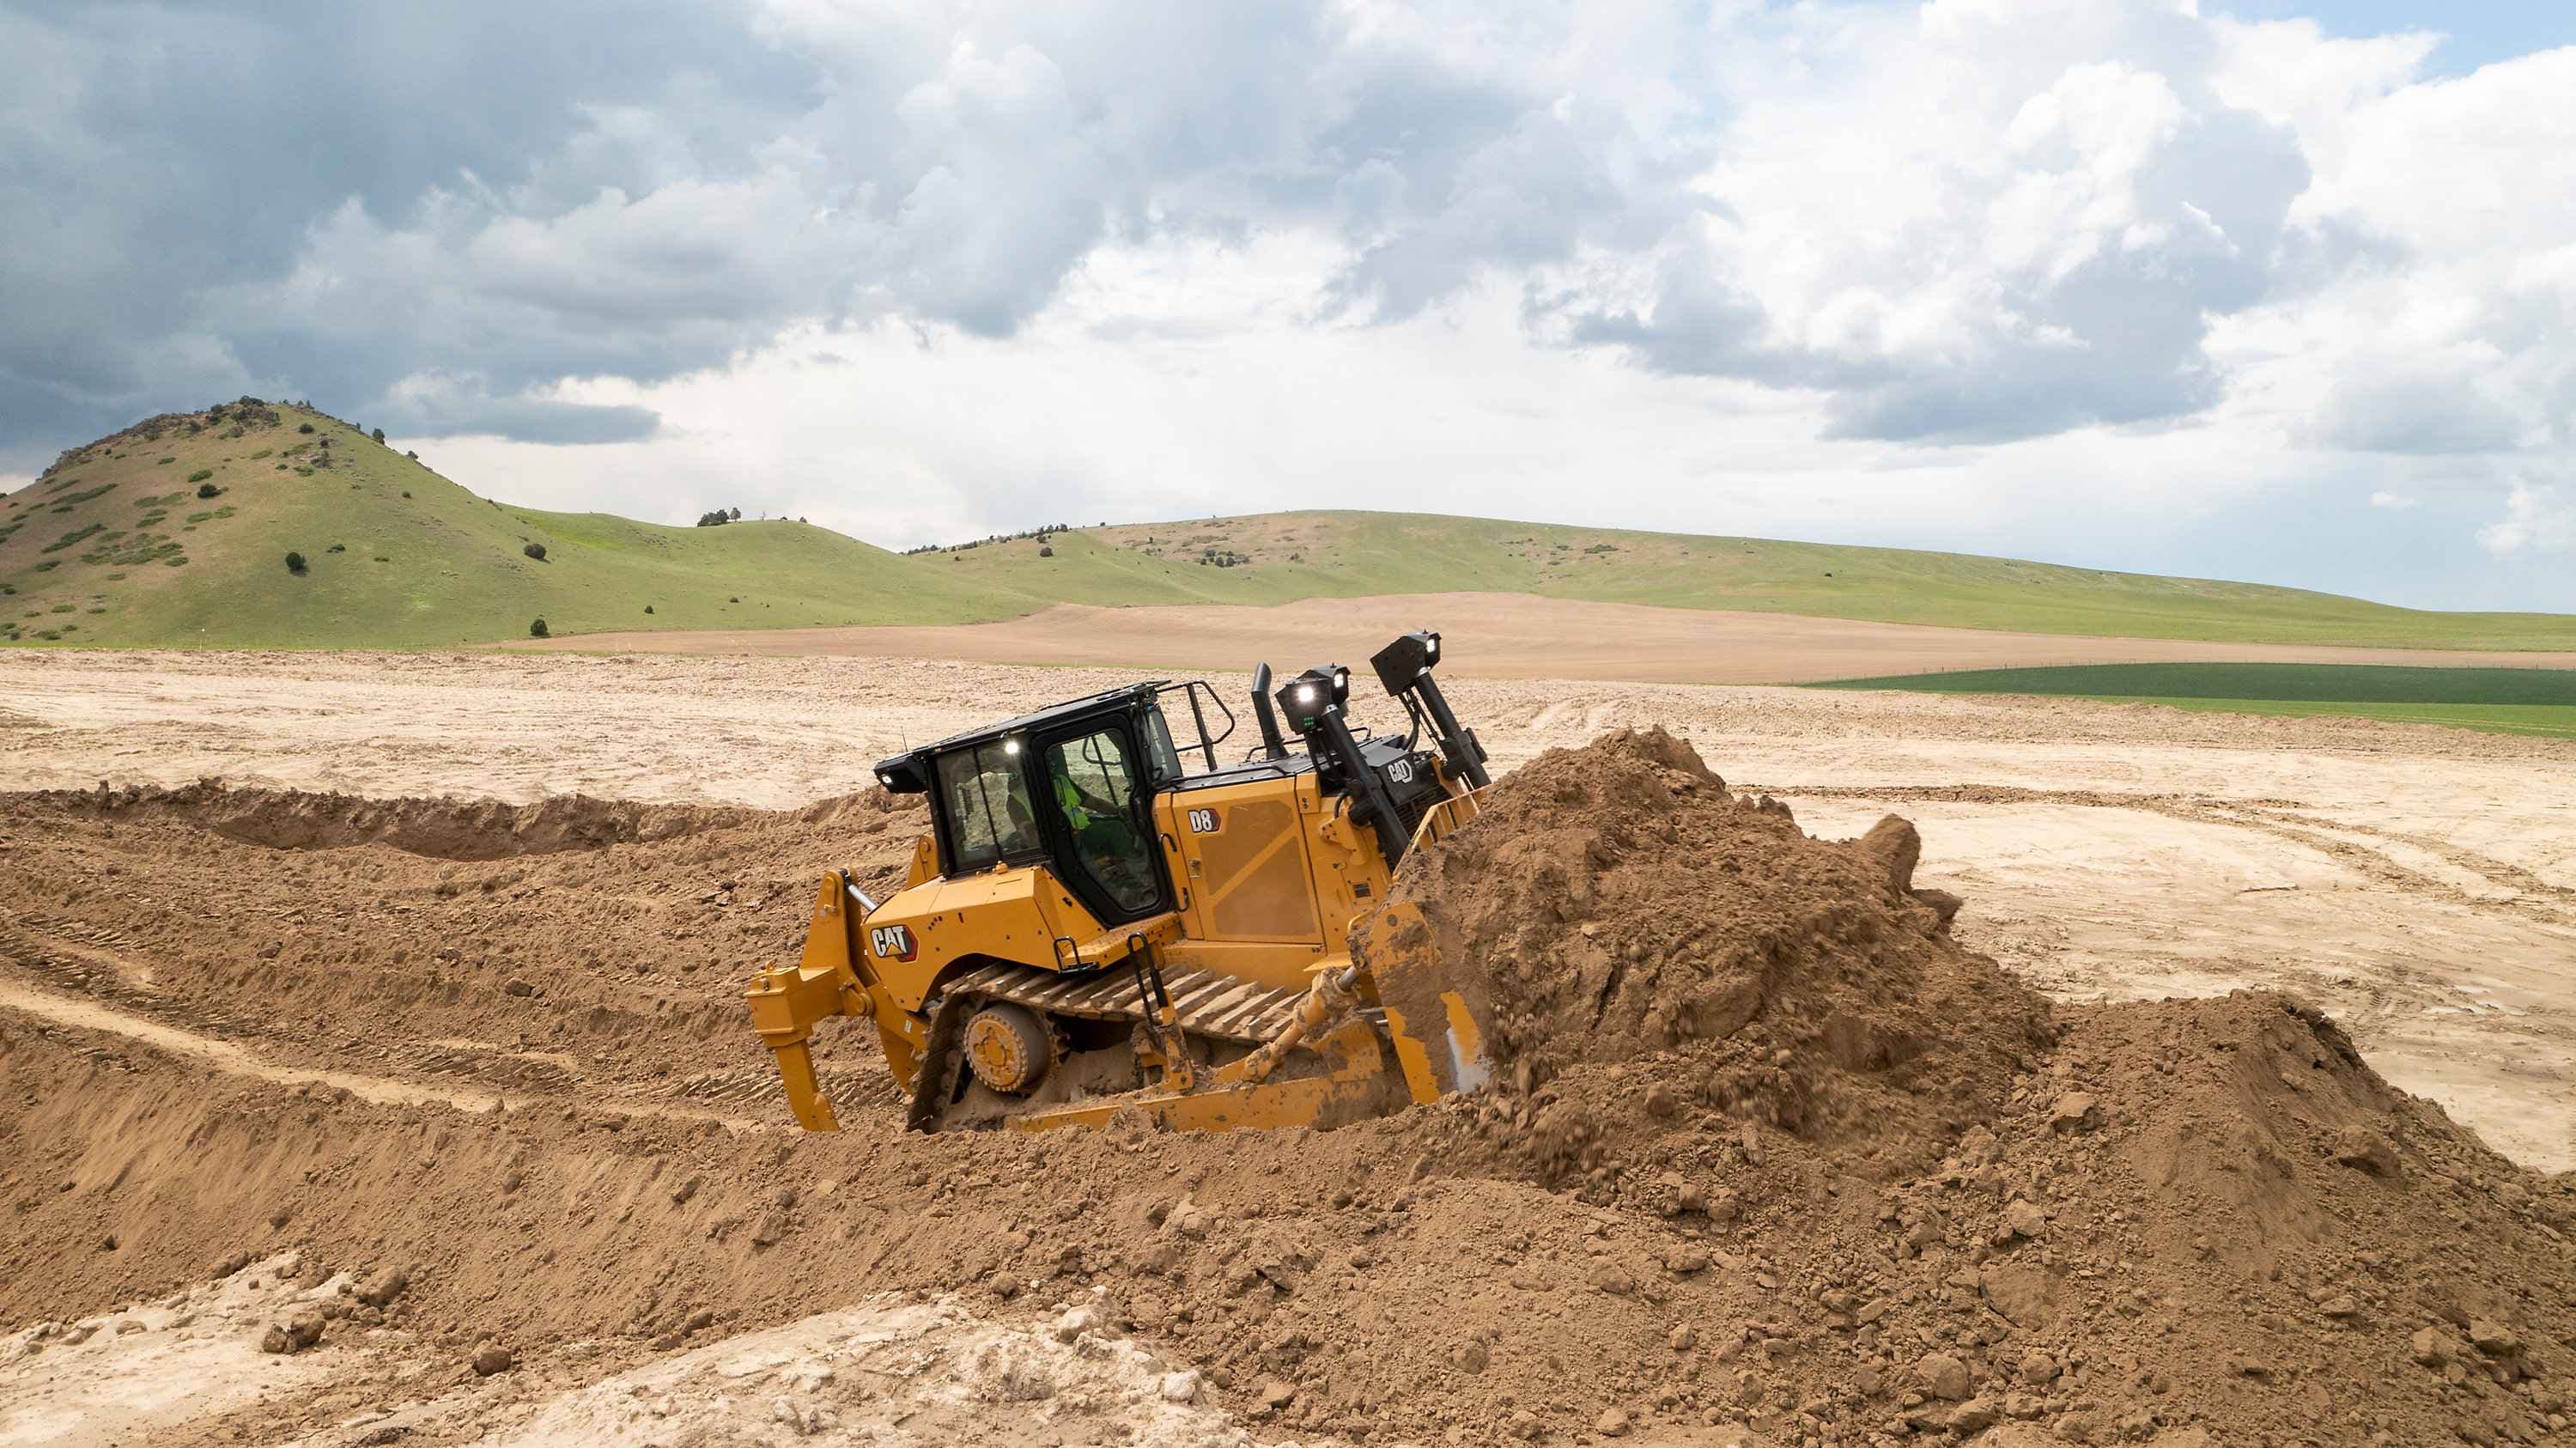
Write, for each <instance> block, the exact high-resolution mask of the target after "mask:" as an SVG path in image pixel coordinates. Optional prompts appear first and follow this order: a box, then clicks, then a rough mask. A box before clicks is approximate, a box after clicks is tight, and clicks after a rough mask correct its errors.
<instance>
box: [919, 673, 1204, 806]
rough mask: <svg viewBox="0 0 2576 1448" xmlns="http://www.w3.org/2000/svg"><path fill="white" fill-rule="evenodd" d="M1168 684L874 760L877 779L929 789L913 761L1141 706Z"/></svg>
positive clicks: (1150, 682) (1152, 683) (1132, 687)
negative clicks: (917, 780) (914, 781)
mask: <svg viewBox="0 0 2576 1448" xmlns="http://www.w3.org/2000/svg"><path fill="white" fill-rule="evenodd" d="M1171 682H1172V681H1171V680H1169V679H1143V680H1139V681H1138V682H1136V683H1133V684H1121V685H1119V686H1118V687H1117V688H1115V689H1103V690H1101V691H1100V692H1099V693H1097V694H1085V695H1083V696H1082V697H1081V698H1079V699H1067V700H1065V701H1064V702H1063V703H1061V704H1049V705H1048V706H1046V707H1045V708H1043V709H1040V710H1037V711H1036V712H1034V713H1029V714H1022V715H1020V716H1019V717H1017V718H1015V719H1005V720H1002V721H1001V722H1000V723H998V724H983V725H978V726H977V727H975V728H973V729H969V730H966V731H965V732H963V733H960V734H951V735H949V736H948V737H947V738H945V739H941V740H937V741H935V742H932V743H929V744H923V745H918V746H916V747H914V748H911V749H907V750H905V751H904V752H903V753H901V754H896V755H892V756H889V757H887V758H885V759H881V760H879V761H877V779H878V781H879V782H880V783H883V784H885V785H886V787H888V788H889V789H895V790H897V791H898V792H903V793H919V792H920V791H921V790H923V789H926V788H928V787H929V786H928V784H927V782H926V776H920V775H919V771H917V770H914V769H911V768H908V767H907V766H909V765H911V764H912V763H913V762H914V761H917V760H921V759H924V758H926V757H927V756H929V755H933V754H942V753H945V752H947V751H948V750H951V749H957V748H961V747H963V746H965V745H969V744H982V743H985V742H986V741H988V740H994V739H1000V738H1002V737H1004V736H1006V735H1011V734H1022V733H1027V732H1030V731H1032V730H1036V729H1041V728H1044V727H1045V726H1047V725H1050V724H1056V723H1060V722H1062V721H1064V720H1067V719H1075V718H1080V717H1081V716H1083V715H1085V714H1093V713H1098V712H1099V711H1101V710H1103V709H1106V708H1111V707H1114V706H1116V705H1119V704H1122V703H1125V704H1133V703H1141V702H1143V701H1145V700H1148V699H1151V698H1153V697H1154V696H1155V695H1157V694H1159V693H1161V692H1162V691H1163V690H1164V689H1166V688H1168V687H1170V685H1171ZM907 775H913V776H918V777H921V778H923V780H924V782H923V783H921V784H918V785H915V786H914V787H913V788H912V789H910V790H908V791H907V790H904V789H903V787H902V785H901V784H900V783H899V782H898V781H902V780H904V779H905V777H906V776H907Z"/></svg>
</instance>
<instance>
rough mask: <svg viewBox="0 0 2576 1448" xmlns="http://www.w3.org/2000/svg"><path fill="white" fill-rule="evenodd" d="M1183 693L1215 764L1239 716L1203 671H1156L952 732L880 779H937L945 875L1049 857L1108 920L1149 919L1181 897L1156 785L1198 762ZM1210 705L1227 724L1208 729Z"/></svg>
mask: <svg viewBox="0 0 2576 1448" xmlns="http://www.w3.org/2000/svg"><path fill="white" fill-rule="evenodd" d="M1173 694H1179V695H1182V696H1183V697H1185V698H1186V699H1187V700H1188V702H1189V704H1190V706H1191V713H1190V724H1191V726H1192V729H1193V733H1194V735H1195V742H1194V746H1193V752H1194V753H1200V754H1202V755H1203V756H1204V757H1205V758H1206V759H1207V760H1208V761H1209V763H1210V764H1211V765H1212V764H1213V763H1214V760H1215V756H1216V747H1217V746H1218V745H1219V744H1222V743H1223V742H1224V741H1225V739H1226V738H1227V736H1228V735H1230V734H1231V733H1232V732H1233V727H1232V726H1233V722H1234V721H1233V717H1232V715H1231V714H1230V713H1228V712H1226V711H1225V708H1224V705H1223V703H1222V702H1221V701H1218V700H1217V699H1216V697H1215V694H1214V692H1213V691H1212V690H1209V689H1208V686H1207V685H1206V684H1205V683H1203V682H1198V681H1192V682H1190V683H1187V684H1174V683H1172V682H1170V681H1169V680H1153V681H1150V682H1147V683H1141V684H1134V685H1130V686H1128V687H1126V688H1121V689H1113V690H1110V691H1107V692H1105V693H1101V694H1095V695H1091V696H1088V697H1086V698H1081V699H1075V700H1071V701H1068V702H1066V703H1063V704H1058V705H1056V706H1054V707H1053V708H1050V709H1045V710H1041V711H1040V712H1038V713H1035V714H1030V715H1025V716H1022V717H1020V718H1017V719H1010V720H1005V721H1003V722H1002V723H999V724H995V725H990V726H987V727H985V728H982V729H977V730H974V731H971V732H969V733H966V734H961V735H957V736H954V737H952V738H949V739H944V740H941V741H939V742H938V743H936V744H933V745H930V746H929V747H928V748H926V749H924V750H921V751H919V752H917V753H915V754H913V755H910V756H906V757H904V758H903V759H899V760H890V761H887V763H886V764H884V765H880V766H879V777H880V782H881V783H883V784H885V785H886V787H887V788H889V789H896V790H905V789H907V788H908V787H919V786H922V785H927V786H928V788H926V789H924V790H923V792H924V793H926V794H927V795H928V796H929V798H930V807H931V820H932V826H933V832H934V839H935V841H936V848H937V852H938V858H939V870H940V874H941V875H942V876H943V877H945V878H948V879H958V878H961V877H965V876H970V875H976V874H981V873H985V872H988V871H991V870H994V869H997V868H1007V867H1009V866H1014V865H1041V864H1042V865H1047V866H1050V867H1052V869H1053V871H1054V874H1055V877H1056V878H1057V879H1058V880H1060V881H1062V882H1063V883H1064V884H1065V885H1066V886H1067V887H1068V888H1070V889H1072V890H1073V892H1074V893H1075V894H1076V895H1078V896H1079V897H1080V898H1081V901H1082V904H1083V906H1084V908H1086V909H1088V910H1089V911H1090V912H1091V913H1092V915H1093V917H1094V918H1096V919H1097V920H1099V921H1100V922H1101V923H1102V924H1103V925H1121V924H1125V923H1127V922H1130V921H1135V920H1142V919H1145V918H1146V917H1148V916H1152V915H1156V914H1160V913H1162V912H1164V911H1167V910H1169V909H1171V908H1172V905H1173V903H1174V890H1173V884H1172V881H1171V878H1170V874H1169V871H1168V870H1167V868H1166V866H1165V861H1164V854H1163V852H1162V851H1161V850H1160V849H1158V848H1156V841H1157V838H1158V836H1157V831H1156V829H1155V826H1154V822H1153V816H1152V801H1153V798H1154V796H1155V794H1156V793H1157V792H1158V791H1159V790H1161V789H1164V788H1166V787H1168V786H1170V785H1172V784H1174V783H1176V782H1178V781H1179V780H1180V779H1181V778H1183V776H1184V775H1185V774H1186V773H1187V770H1186V768H1185V766H1184V765H1183V763H1182V757H1181V751H1180V748H1179V746H1178V745H1177V744H1176V742H1175V741H1174V738H1173V733H1172V727H1171V721H1170V719H1169V717H1168V716H1167V715H1166V714H1165V713H1164V709H1163V700H1164V698H1165V697H1166V696H1168V695H1173ZM1210 706H1213V707H1214V708H1215V709H1216V710H1217V711H1218V713H1219V715H1220V716H1221V717H1222V718H1223V719H1224V721H1225V725H1226V728H1225V729H1224V730H1223V731H1222V732H1218V733H1215V734H1211V733H1210V732H1209V730H1208V723H1207V719H1208V710H1209V707H1210ZM912 771H919V772H920V774H921V775H924V776H926V777H916V778H912V779H907V778H905V777H904V776H905V775H906V774H907V773H910V772H912Z"/></svg>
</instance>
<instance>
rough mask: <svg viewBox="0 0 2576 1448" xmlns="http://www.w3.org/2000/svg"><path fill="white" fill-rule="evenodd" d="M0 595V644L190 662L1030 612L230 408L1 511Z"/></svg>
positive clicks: (354, 433) (59, 474)
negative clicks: (578, 509) (460, 474)
mask: <svg viewBox="0 0 2576 1448" xmlns="http://www.w3.org/2000/svg"><path fill="white" fill-rule="evenodd" d="M271 415H273V416H274V418H275V419H276V420H275V421H273V422H272V421H268V420H267V417H268V416H271ZM192 424H193V425H194V430H193V431H192V430H191V425H192ZM307 428H310V429H311V431H309V432H308V431H305V430H304V429H307ZM155 434H157V436H156V435H155ZM326 443H327V446H325V444H326ZM200 474H202V475H203V477H202V478H201V477H200V476H199V475H200ZM200 488H213V489H216V490H218V492H217V495H216V496H214V497H211V498H200V497H199V496H197V494H198V491H199V489H200ZM531 544H534V545H537V546H538V547H541V548H543V549H544V550H545V556H544V557H543V558H542V559H539V558H535V557H531V556H529V554H528V551H527V550H528V547H529V545H531ZM289 552H294V553H297V554H300V555H301V556H302V558H303V560H304V570H303V572H301V573H296V572H291V571H289V569H288V567H287V565H286V555H287V554H288V553H289ZM0 589H5V590H9V592H8V593H7V594H6V595H5V596H0V638H15V639H17V640H19V641H22V642H61V643H88V644H151V645H180V646H207V647H213V646H260V647H266V646H285V647H307V646H312V647H319V646H366V647H414V646H423V645H437V644H457V643H484V642H489V641H491V640H494V639H506V638H518V637H525V636H526V635H527V633H528V629H529V624H530V622H531V621H532V620H534V619H537V618H540V617H542V618H544V619H545V620H546V621H547V625H548V627H549V629H550V630H551V631H552V632H554V633H557V634H562V633H575V632H592V631H598V630H604V629H614V628H655V627H665V628H720V627H788V626H796V625H807V624H818V623H833V624H846V623H930V622H942V623H944V622H951V621H955V620H959V619H981V618H1003V617H1008V616H1010V615H1013V614H1017V613H1023V612H1026V611H1027V610H1028V609H1029V608H1030V607H1032V606H1033V604H1032V603H1031V601H1030V600H1028V599H1025V598H1021V597H1018V596H1016V595H1012V596H996V595H995V594H994V593H993V591H992V590H991V589H990V588H989V586H988V585H984V584H981V583H978V582H976V581H973V580H970V579H968V578H966V577H964V576H963V575H962V574H953V573H945V574H944V573H939V572H936V571H934V570H932V569H930V568H928V567H925V566H923V565H922V564H921V563H920V562H918V561H916V560H908V559H904V558H900V557H897V556H896V555H894V554H892V553H889V552H887V551H885V550H884V549H881V548H876V547H872V546H870V545H868V544H865V543H861V542H858V541H857V540H855V539H851V538H845V537H843V536H841V535H840V534H838V533H835V532H832V531H831V530H829V529H826V528H816V527H811V526H809V525H806V524H803V523H790V522H783V521H781V522H756V523H754V522H744V523H733V524H728V525H726V526H724V527H721V528H671V527H663V526H659V525H656V524H651V523H638V522H634V521H631V520H629V519H625V518H619V517H614V516H611V515H608V514H604V513H546V512H539V511H537V510H535V509H530V508H514V507H509V506H507V505H504V504H500V503H496V502H494V501H492V500H490V499H487V498H481V497H477V496H476V495H475V494H473V493H472V492H470V491H468V490H467V489H465V488H463V487H461V486H459V485H457V484H456V483H453V482H450V481H448V480H447V479H445V478H443V477H440V476H439V475H438V474H436V473H434V472H432V471H430V470H429V469H428V468H426V467H424V466H422V465H421V464H420V463H418V462H415V461H413V460H412V459H410V458H409V457H406V456H405V455H404V454H402V453H400V452H397V451H394V450H393V449H391V448H388V447H385V446H383V445H382V444H379V443H376V442H373V441H371V440H370V439H369V438H368V437H367V435H366V434H364V433H361V432H359V431H358V430H357V429H356V428H354V427H351V426H350V425H348V424H347V423H344V422H340V421H338V420H336V419H333V418H329V417H325V416H322V415H321V414H318V413H313V412H307V411H304V410H302V409H299V408H294V407H286V406H278V407H274V408H266V409H261V408H241V407H239V406H238V405H237V406H236V407H234V408H227V409H224V410H223V411H222V414H221V415H220V416H217V417H214V418H211V419H210V418H209V416H208V415H207V414H204V413H198V414H180V415H177V416H174V417H165V418H160V419H155V420H154V421H153V422H152V423H146V424H140V425H138V426H137V427H136V428H134V429H129V430H128V431H127V432H125V433H121V434H118V435H117V436H116V437H113V438H108V439H105V440H103V441H101V442H99V443H96V444H93V445H91V446H90V447H88V448H84V449H80V450H78V451H77V452H75V453H73V454H70V455H67V456H66V458H65V460H64V461H63V462H61V463H59V464H57V465H56V467H55V468H54V469H52V470H51V471H49V472H48V474H47V475H46V476H45V477H43V478H41V479H39V480H38V481H37V482H36V483H35V484H34V485H33V486H31V487H27V488H22V489H20V490H19V491H18V492H17V493H14V494H12V495H10V496H9V497H8V498H6V499H0ZM648 607H649V608H650V609H651V610H652V612H651V613H649V614H648V613H646V612H645V610H646V609H647V608H648Z"/></svg>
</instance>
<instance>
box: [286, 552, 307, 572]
mask: <svg viewBox="0 0 2576 1448" xmlns="http://www.w3.org/2000/svg"><path fill="white" fill-rule="evenodd" d="M286 571H287V572H289V573H302V572H303V571H304V555H303V554H301V553H289V554H287V555H286Z"/></svg>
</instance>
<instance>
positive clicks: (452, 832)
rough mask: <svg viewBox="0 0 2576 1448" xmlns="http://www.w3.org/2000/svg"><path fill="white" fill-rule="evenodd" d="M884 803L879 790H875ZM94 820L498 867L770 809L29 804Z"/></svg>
mask: <svg viewBox="0 0 2576 1448" xmlns="http://www.w3.org/2000/svg"><path fill="white" fill-rule="evenodd" d="M871 793H875V794H878V795H882V793H883V792H882V791H872V792H871ZM27 798H28V799H29V801H30V802H32V803H37V804H40V805H41V804H47V803H50V804H53V805H56V806H57V807H59V808H62V809H64V810H66V811H69V812H75V813H82V814H87V815H90V816H92V817H95V818H100V819H135V818H140V817H143V816H152V817H156V818H162V819H171V820H178V821H183V822H187V823H193V824H197V825H201V826H203V827H204V828H206V829H208V830H211V831H213V832H214V833H216V834H218V835H221V836H223V837H224V838H226V839H231V840H239V841H241V842H243V843H244V844H252V845H265V846H268V847H269V848H271V849H280V850H341V849H347V848H349V847H351V846H353V845H368V844H381V845H386V846H389V847H391V848H393V849H397V850H400V851H402V852H404V853H405V854H411V855H423V856H427V857H428V858H431V859H437V860H501V859H511V858H515V857H517V856H520V855H543V854H553V853H556V852H559V851H563V850H595V849H599V848H601V847H602V846H606V845H630V844H638V843H644V842H649V841H655V840H669V839H677V838H680V837H682V836H685V835H694V834H703V833H705V832H707V831H709V830H717V829H726V828H731V827H735V826H740V825H744V824H748V823H751V822H754V821H756V820H760V819H762V818H764V817H768V816H770V815H772V814H773V813H775V812H773V811H768V810H750V809H727V808H720V807H711V806H706V805H668V804H636V803H634V802H632V801H628V800H613V799H595V798H592V797H591V796H589V795H584V794H562V795H552V796H549V797H547V798H545V799H541V800H537V801H535V802H534V803H530V804H504V803H502V802H500V801H498V800H488V799H480V800H477V799H456V798H438V799H366V798H362V797H359V796H356V795H347V794H333V793H315V792H310V791H306V790H300V789H236V788H230V787H227V786H226V785H225V784H224V782H223V781H222V780H219V779H202V780H199V781H197V782H196V783H194V784H190V785H184V786H181V787H180V788H177V789H164V788H160V787H158V786H153V785H140V786H131V787H128V788H124V789H111V788H101V789H98V790H93V791H70V790H66V791H56V792H53V793H50V794H39V795H33V796H28V797H27ZM864 799H865V796H860V795H853V796H849V797H847V798H846V799H841V800H826V801H823V802H822V803H820V804H817V805H815V806H812V807H811V808H809V809H808V810H806V811H803V812H801V813H802V814H803V815H804V816H806V817H810V818H812V819H815V820H822V819H832V818H840V817H842V816H844V815H845V814H846V813H847V811H848V809H849V808H850V807H851V806H853V805H856V804H859V803H860V802H862V801H863V800H864Z"/></svg>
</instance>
